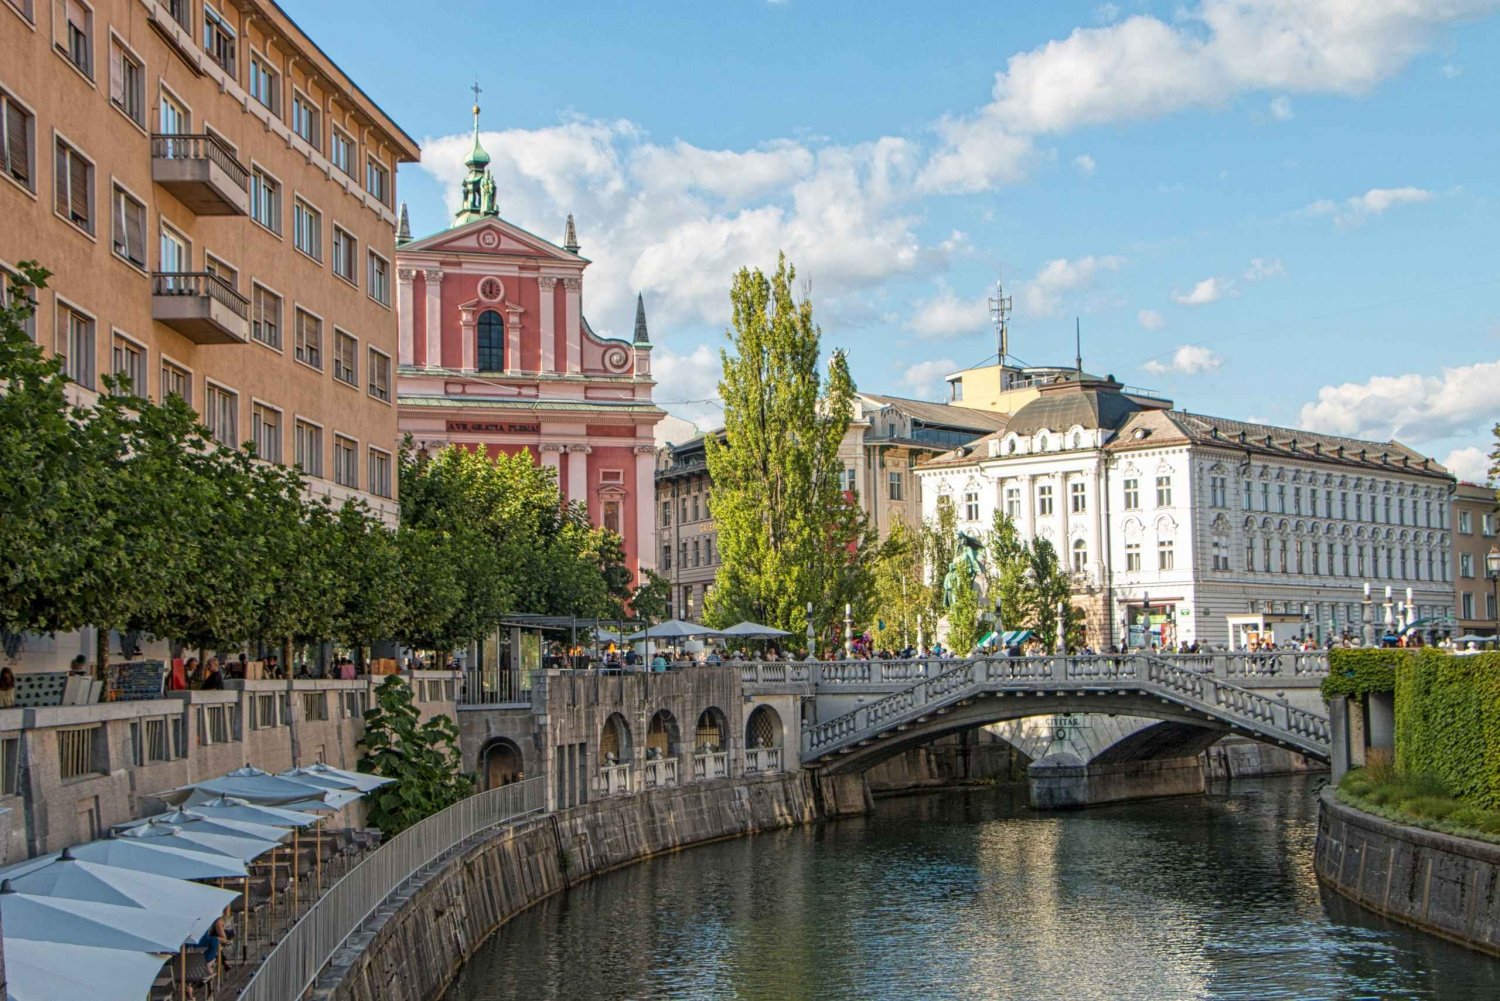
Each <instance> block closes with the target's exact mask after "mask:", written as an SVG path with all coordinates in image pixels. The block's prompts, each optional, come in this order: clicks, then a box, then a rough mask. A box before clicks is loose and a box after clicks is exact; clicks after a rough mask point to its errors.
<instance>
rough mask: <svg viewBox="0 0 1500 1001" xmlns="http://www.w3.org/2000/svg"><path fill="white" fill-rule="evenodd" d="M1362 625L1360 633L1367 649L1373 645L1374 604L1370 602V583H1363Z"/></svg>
mask: <svg viewBox="0 0 1500 1001" xmlns="http://www.w3.org/2000/svg"><path fill="white" fill-rule="evenodd" d="M1363 605H1364V614H1363V625H1364V628H1363V629H1362V630H1361V632H1363V633H1364V645H1365V646H1367V647H1370V646H1374V645H1375V609H1374V602H1372V601H1371V600H1370V582H1369V581H1365V600H1364V602H1363Z"/></svg>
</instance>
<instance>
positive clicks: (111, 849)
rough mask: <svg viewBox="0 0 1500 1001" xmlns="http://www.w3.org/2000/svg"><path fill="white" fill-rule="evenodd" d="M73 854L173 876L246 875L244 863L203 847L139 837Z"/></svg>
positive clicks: (75, 850)
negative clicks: (191, 847) (180, 845)
mask: <svg viewBox="0 0 1500 1001" xmlns="http://www.w3.org/2000/svg"><path fill="white" fill-rule="evenodd" d="M68 850H69V851H71V852H72V853H73V857H74V858H77V859H82V860H83V861H85V862H98V863H99V864H100V865H112V866H118V867H119V868H121V869H133V870H135V871H136V872H149V873H155V874H156V875H158V876H171V877H172V878H173V879H227V878H229V877H240V876H244V875H247V872H246V869H245V863H243V862H241V861H240V860H239V859H236V858H230V857H229V856H228V855H217V854H215V853H213V852H208V851H203V850H202V849H197V850H187V849H183V848H176V847H171V846H168V845H163V844H159V843H156V842H153V841H149V840H144V839H140V838H105V839H103V840H102V841H90V842H88V843H87V844H82V845H74V846H73V847H72V848H70V849H68Z"/></svg>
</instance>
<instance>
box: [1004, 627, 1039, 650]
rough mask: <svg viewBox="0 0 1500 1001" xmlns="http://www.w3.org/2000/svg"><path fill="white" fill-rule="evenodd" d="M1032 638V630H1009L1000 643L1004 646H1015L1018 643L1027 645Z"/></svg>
mask: <svg viewBox="0 0 1500 1001" xmlns="http://www.w3.org/2000/svg"><path fill="white" fill-rule="evenodd" d="M1031 637H1032V632H1031V630H1030V629H1007V630H1006V631H1005V632H1004V633H1002V634H1001V635H1000V643H1001V644H1002V645H1003V646H1014V645H1016V644H1017V643H1025V642H1026V641H1027V640H1029V639H1031Z"/></svg>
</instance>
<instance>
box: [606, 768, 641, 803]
mask: <svg viewBox="0 0 1500 1001" xmlns="http://www.w3.org/2000/svg"><path fill="white" fill-rule="evenodd" d="M631 772H632V769H631V767H630V766H629V765H604V766H603V767H601V768H600V769H599V792H600V793H601V794H602V795H605V796H625V795H628V794H629V793H631V792H634V791H635V790H634V788H633V786H634V783H633V782H632V781H631V778H632V776H631Z"/></svg>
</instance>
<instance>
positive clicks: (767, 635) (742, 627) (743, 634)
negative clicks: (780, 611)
mask: <svg viewBox="0 0 1500 1001" xmlns="http://www.w3.org/2000/svg"><path fill="white" fill-rule="evenodd" d="M721 633H722V635H724V636H738V637H740V638H741V639H747V640H771V639H776V638H777V637H780V636H790V635H792V634H791V633H789V632H787V631H786V630H785V629H777V628H776V627H775V626H763V625H761V624H760V623H759V622H750V621H749V620H746V621H744V622H737V623H735V624H734V625H732V626H730V627H729V628H728V629H724V630H721Z"/></svg>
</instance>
